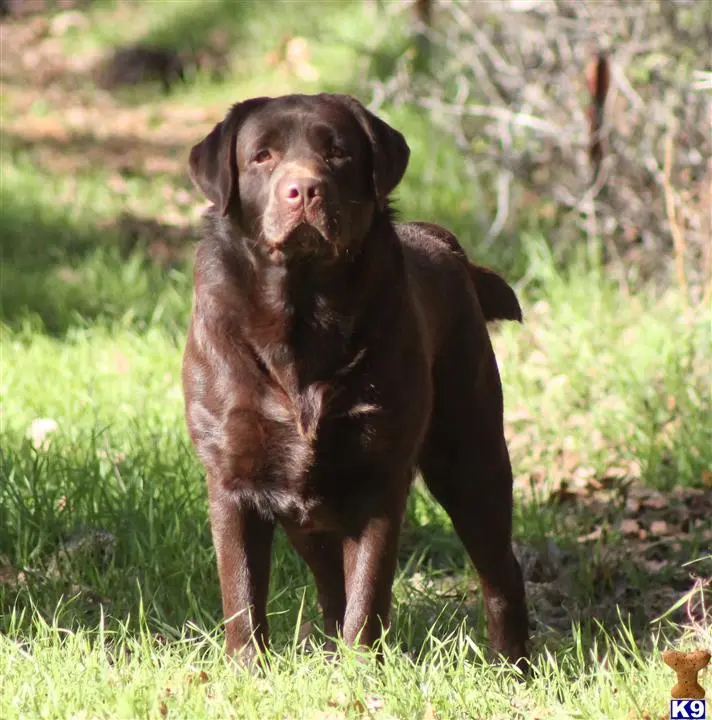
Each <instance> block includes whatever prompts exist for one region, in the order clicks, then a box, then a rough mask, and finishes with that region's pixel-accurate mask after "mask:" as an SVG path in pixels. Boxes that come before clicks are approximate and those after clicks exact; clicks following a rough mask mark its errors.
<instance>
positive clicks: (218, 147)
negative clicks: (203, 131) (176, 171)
mask: <svg viewBox="0 0 712 720" xmlns="http://www.w3.org/2000/svg"><path fill="white" fill-rule="evenodd" d="M269 99H270V98H267V97H259V98H253V99H251V100H245V101H244V102H241V103H236V104H235V105H233V106H232V107H231V108H230V111H229V112H228V114H227V115H226V116H225V119H224V120H223V121H222V122H219V123H218V124H217V125H216V126H215V127H214V128H213V130H212V132H211V133H210V134H209V135H208V136H207V137H206V138H204V139H203V140H202V141H201V142H199V143H198V144H197V145H195V146H194V147H193V149H192V150H191V151H190V158H189V160H188V164H189V168H190V178H191V180H192V181H193V182H194V183H195V184H196V185H197V186H198V188H199V189H200V190H202V191H203V193H204V194H205V197H207V198H208V200H210V202H212V203H213V204H214V205H215V206H216V207H217V208H218V209H219V210H220V212H221V213H222V215H227V213H228V210H229V209H230V205H231V203H232V201H233V199H234V198H235V194H236V193H237V158H236V155H235V139H236V137H237V133H238V132H239V130H240V127H241V126H242V124H243V123H244V122H245V120H246V119H247V117H248V115H249V114H250V113H251V112H253V111H254V110H256V109H257V108H258V107H261V106H262V105H264V104H265V103H266V102H267V101H268V100H269Z"/></svg>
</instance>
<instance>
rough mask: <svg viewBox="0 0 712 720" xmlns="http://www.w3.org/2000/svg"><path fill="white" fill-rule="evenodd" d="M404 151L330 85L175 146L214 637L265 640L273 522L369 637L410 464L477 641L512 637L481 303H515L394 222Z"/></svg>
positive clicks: (518, 597) (347, 636)
mask: <svg viewBox="0 0 712 720" xmlns="http://www.w3.org/2000/svg"><path fill="white" fill-rule="evenodd" d="M409 153H410V151H409V149H408V146H407V144H406V142H405V140H404V138H403V136H402V135H401V134H400V133H399V132H397V131H396V130H394V129H393V128H392V127H390V126H389V125H387V124H386V123H385V122H383V121H382V120H380V119H379V118H377V117H375V116H374V115H373V114H372V113H370V112H369V111H367V110H366V109H365V108H364V107H363V106H362V105H361V104H360V103H359V102H358V101H357V100H355V99H353V98H351V97H348V96H345V95H332V94H322V95H315V96H306V95H290V96H285V97H278V98H267V97H261V98H255V99H252V100H247V101H245V102H241V103H238V104H236V105H234V106H233V107H232V108H231V109H230V111H229V112H228V114H227V116H226V118H225V119H224V120H223V122H221V123H219V124H218V125H217V126H216V127H215V129H214V130H213V131H212V132H211V133H210V134H209V135H208V136H207V137H206V138H205V139H204V140H203V141H202V142H201V143H199V144H198V145H196V146H195V147H194V148H193V149H192V151H191V153H190V173H191V177H192V178H193V180H194V182H195V183H196V184H197V186H198V187H199V188H200V189H201V190H202V191H203V192H204V193H205V195H206V196H207V197H208V199H209V200H210V201H211V202H212V203H213V206H212V207H211V208H210V209H208V210H207V211H206V213H205V216H204V218H203V227H202V240H201V243H200V245H199V248H198V252H197V258H196V265H195V296H194V306H193V316H192V322H191V326H190V331H189V335H188V341H187V346H186V349H185V358H184V365H183V384H184V391H185V406H186V416H187V423H188V427H189V431H190V436H191V438H192V441H193V444H194V445H195V448H196V450H197V453H198V455H199V457H200V459H201V461H202V463H203V465H204V466H205V468H206V471H207V484H208V497H209V506H210V520H211V528H212V533H213V539H214V543H215V549H216V553H217V561H218V571H219V575H220V586H221V591H222V598H223V609H224V613H225V619H226V640H227V650H228V652H229V653H231V654H239V655H241V656H242V657H245V656H249V655H251V654H252V653H253V652H254V648H255V647H258V648H259V647H264V646H265V645H266V643H267V635H268V629H267V617H266V602H267V591H268V584H269V574H270V555H271V545H272V538H273V534H274V530H275V526H276V524H277V523H279V524H280V525H281V526H282V528H283V529H284V531H285V532H286V534H287V536H288V538H289V540H290V542H291V544H292V545H293V546H294V548H295V549H296V551H297V552H298V553H299V554H300V555H301V556H302V558H303V559H304V560H305V562H306V563H307V565H308V566H309V568H310V569H311V571H312V572H313V574H314V578H315V581H316V586H317V592H318V596H319V602H320V604H321V607H322V610H323V614H324V624H325V631H326V633H327V635H329V636H332V637H333V636H335V635H336V634H337V633H341V635H342V636H343V639H344V641H345V642H347V643H351V644H355V643H359V644H365V645H371V644H373V643H374V641H375V640H376V639H377V638H378V637H379V635H380V633H381V630H382V627H383V626H385V625H386V624H387V622H388V613H389V607H390V603H391V586H392V583H393V577H394V573H395V570H396V561H397V552H398V538H399V532H400V528H401V521H402V518H403V511H404V506H405V502H406V497H407V495H408V492H409V488H410V486H411V483H412V481H413V477H414V474H415V472H416V469H420V471H421V473H422V475H423V478H424V480H425V482H426V484H427V486H428V488H429V489H430V491H431V493H432V494H433V495H434V496H435V498H436V499H437V500H438V501H439V502H440V503H441V504H442V505H443V506H444V508H445V509H446V510H447V512H448V514H449V515H450V517H451V518H452V522H453V524H454V527H455V530H456V532H457V534H458V535H459V537H460V538H461V540H462V542H463V543H464V544H465V547H466V548H467V551H468V553H469V554H470V557H471V558H472V561H473V563H474V565H475V567H476V569H477V571H478V573H479V575H480V578H481V581H482V589H483V593H484V600H485V606H486V610H487V622H488V628H489V639H490V645H491V646H492V647H493V649H494V650H495V651H497V652H498V653H501V654H503V655H504V656H505V657H506V658H507V659H509V660H511V661H517V660H518V659H521V658H525V657H526V653H527V630H528V628H527V611H526V604H525V599H524V585H523V582H522V575H521V571H520V568H519V564H518V563H517V560H516V558H515V557H514V554H513V553H512V545H511V530H512V474H511V469H510V463H509V456H508V453H507V447H506V444H505V439H504V433H503V427H502V424H503V423H502V389H501V385H500V379H499V373H498V370H497V363H496V361H495V356H494V352H493V350H492V345H491V344H490V338H489V335H488V333H487V328H486V324H485V323H486V321H487V320H494V319H496V318H502V319H506V318H509V319H517V320H520V319H521V312H520V309H519V304H518V302H517V299H516V296H515V295H514V292H513V291H512V289H511V288H510V287H509V286H508V285H507V284H506V282H505V281H504V280H502V279H501V278H500V277H499V276H498V275H496V274H495V273H493V272H491V271H488V270H485V269H484V268H480V267H477V266H475V265H472V264H470V263H469V262H468V260H467V258H466V256H465V253H464V251H463V250H462V248H461V247H460V245H459V244H458V241H457V239H456V238H455V237H454V236H453V235H451V234H450V233H449V232H447V231H446V230H444V229H442V228H440V227H438V226H436V225H429V224H425V223H406V224H395V223H394V221H393V212H392V210H391V208H390V207H389V203H388V196H389V194H390V193H391V191H392V190H393V189H394V188H395V187H396V185H398V183H399V181H400V180H401V178H402V177H403V174H404V172H405V169H406V166H407V164H408V157H409Z"/></svg>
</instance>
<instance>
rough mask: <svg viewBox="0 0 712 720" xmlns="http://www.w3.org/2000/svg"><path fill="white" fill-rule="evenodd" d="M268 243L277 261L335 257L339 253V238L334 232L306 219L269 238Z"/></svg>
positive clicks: (270, 253)
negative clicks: (294, 258) (293, 258)
mask: <svg viewBox="0 0 712 720" xmlns="http://www.w3.org/2000/svg"><path fill="white" fill-rule="evenodd" d="M268 245H269V249H268V251H267V252H268V254H269V256H270V257H271V258H272V259H273V260H275V261H281V260H285V259H287V258H290V257H313V256H318V257H322V256H324V257H335V256H338V253H339V243H338V238H337V237H336V236H335V234H334V233H331V232H329V231H328V230H327V228H323V229H322V228H320V227H317V226H315V225H312V224H311V223H309V222H306V221H301V222H299V223H297V224H296V225H294V226H293V227H291V228H289V229H287V230H286V231H285V232H284V233H282V234H281V235H280V236H279V237H277V238H273V239H271V240H269V241H268Z"/></svg>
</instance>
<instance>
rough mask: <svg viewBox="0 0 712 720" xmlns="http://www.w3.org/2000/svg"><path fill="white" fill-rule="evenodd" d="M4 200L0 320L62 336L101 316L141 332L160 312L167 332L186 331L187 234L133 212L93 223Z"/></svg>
mask: <svg viewBox="0 0 712 720" xmlns="http://www.w3.org/2000/svg"><path fill="white" fill-rule="evenodd" d="M4 195H5V196H4V198H3V202H2V227H3V232H2V235H1V239H0V256H1V257H2V270H1V271H0V276H1V282H0V322H2V323H4V324H7V325H8V326H10V327H12V328H19V327H20V326H23V325H25V324H27V323H29V326H30V327H32V329H33V330H35V331H39V332H46V333H49V334H52V335H56V336H63V335H64V334H66V333H67V331H69V330H70V328H72V327H77V326H79V327H86V326H87V325H88V324H90V323H92V322H93V321H96V320H99V319H101V320H104V321H107V322H112V321H118V320H121V319H122V318H123V319H125V318H127V317H130V318H131V324H132V326H134V327H135V328H137V329H140V328H141V327H144V326H146V325H149V324H150V323H151V318H152V317H154V316H155V314H156V313H157V312H159V311H160V312H161V313H162V317H163V318H164V319H165V320H166V321H167V327H171V326H172V327H174V328H175V329H177V330H179V329H181V328H183V327H184V326H185V323H186V322H187V313H188V309H189V303H190V279H189V273H188V267H189V258H190V257H191V255H192V248H193V243H192V240H193V238H194V235H193V233H192V232H191V231H190V230H189V229H187V228H186V229H181V228H176V227H175V226H169V225H165V224H163V223H160V222H157V221H154V220H148V219H142V218H138V217H136V216H134V215H131V214H122V215H121V216H119V217H118V218H115V219H111V220H109V221H103V222H101V223H100V222H97V223H96V224H94V225H92V224H90V223H87V222H81V221H78V220H76V219H75V218H73V217H72V216H71V207H70V208H63V207H61V206H57V207H53V206H48V205H45V204H43V203H37V202H35V200H34V199H33V198H29V197H25V198H21V199H19V202H18V201H17V200H18V198H12V199H8V197H7V193H5V194H4Z"/></svg>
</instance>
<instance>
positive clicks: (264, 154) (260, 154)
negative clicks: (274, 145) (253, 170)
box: [252, 150, 272, 165]
mask: <svg viewBox="0 0 712 720" xmlns="http://www.w3.org/2000/svg"><path fill="white" fill-rule="evenodd" d="M271 159H272V153H271V152H270V151H269V150H258V151H257V152H256V153H255V154H254V155H253V156H252V162H254V163H257V164H258V165H260V164H262V163H265V162H267V161H268V160H271Z"/></svg>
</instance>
